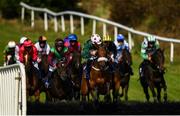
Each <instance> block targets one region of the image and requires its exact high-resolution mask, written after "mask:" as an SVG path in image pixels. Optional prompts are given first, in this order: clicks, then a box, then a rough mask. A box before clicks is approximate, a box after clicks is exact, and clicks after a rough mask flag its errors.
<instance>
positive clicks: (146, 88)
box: [140, 77, 150, 102]
mask: <svg viewBox="0 0 180 116" xmlns="http://www.w3.org/2000/svg"><path fill="white" fill-rule="evenodd" d="M140 82H141V86H142V87H143V91H144V93H145V95H146V100H147V102H149V98H150V96H149V92H148V84H147V81H146V80H145V77H140Z"/></svg>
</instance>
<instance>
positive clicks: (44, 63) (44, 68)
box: [38, 54, 49, 77]
mask: <svg viewBox="0 0 180 116" xmlns="http://www.w3.org/2000/svg"><path fill="white" fill-rule="evenodd" d="M39 57H40V58H41V62H40V63H39V64H38V66H39V69H40V71H41V77H45V76H46V75H47V73H48V70H49V63H48V55H46V54H42V55H41V56H39Z"/></svg>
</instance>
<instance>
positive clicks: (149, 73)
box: [140, 49, 167, 102]
mask: <svg viewBox="0 0 180 116" xmlns="http://www.w3.org/2000/svg"><path fill="white" fill-rule="evenodd" d="M149 55H150V57H151V62H149V63H148V64H147V65H145V66H144V77H140V81H141V85H142V87H143V90H144V93H145V95H146V99H147V101H149V99H150V96H149V93H148V87H149V88H150V90H151V92H152V95H153V98H154V102H156V101H157V100H158V101H159V102H160V101H161V89H162V88H163V89H164V101H167V91H166V89H167V86H166V82H165V80H164V73H165V68H164V61H165V57H164V51H163V50H161V49H157V50H156V51H153V52H151V53H149ZM155 88H156V89H157V93H156V92H155Z"/></svg>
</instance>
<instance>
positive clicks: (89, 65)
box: [85, 60, 92, 80]
mask: <svg viewBox="0 0 180 116" xmlns="http://www.w3.org/2000/svg"><path fill="white" fill-rule="evenodd" d="M91 63H92V61H91V60H88V61H87V64H86V68H85V73H86V79H88V80H89V79H90V71H91Z"/></svg>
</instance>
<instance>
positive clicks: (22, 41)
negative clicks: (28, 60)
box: [15, 37, 28, 62]
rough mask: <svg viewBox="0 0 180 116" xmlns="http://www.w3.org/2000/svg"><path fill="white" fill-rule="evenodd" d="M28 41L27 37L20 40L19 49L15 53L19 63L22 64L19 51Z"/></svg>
mask: <svg viewBox="0 0 180 116" xmlns="http://www.w3.org/2000/svg"><path fill="white" fill-rule="evenodd" d="M27 40H28V38H27V37H21V38H20V41H19V44H18V45H17V46H18V47H17V49H16V52H15V55H16V58H17V62H20V61H19V50H20V48H21V47H22V46H23V43H24V42H25V41H27Z"/></svg>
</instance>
